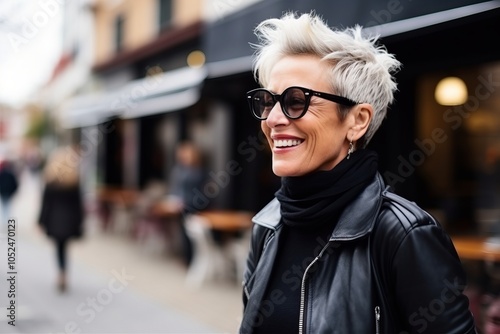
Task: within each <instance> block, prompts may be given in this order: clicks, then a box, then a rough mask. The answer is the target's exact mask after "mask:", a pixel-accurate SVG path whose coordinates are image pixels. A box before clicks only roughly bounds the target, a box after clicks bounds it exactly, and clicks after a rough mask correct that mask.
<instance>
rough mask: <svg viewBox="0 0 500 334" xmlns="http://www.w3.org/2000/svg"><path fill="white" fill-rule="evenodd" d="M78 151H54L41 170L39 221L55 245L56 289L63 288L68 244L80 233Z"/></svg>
mask: <svg viewBox="0 0 500 334" xmlns="http://www.w3.org/2000/svg"><path fill="white" fill-rule="evenodd" d="M75 154H77V151H76V150H75V149H73V148H69V147H67V148H63V149H61V150H58V151H56V152H55V153H54V154H53V155H52V156H51V157H50V158H49V161H48V163H47V166H46V168H45V170H44V183H45V187H44V190H43V195H42V203H41V208H40V217H39V224H40V225H41V227H42V228H43V230H44V231H45V233H46V234H47V236H48V237H50V238H51V239H52V240H53V241H54V243H55V246H56V251H57V263H58V267H59V279H58V284H57V285H58V289H59V290H60V291H61V292H64V291H65V290H66V281H67V279H66V268H67V256H66V255H67V246H68V242H69V240H70V239H72V238H79V237H81V235H82V228H83V220H84V209H83V200H82V195H81V191H80V183H79V173H78V161H77V160H76V159H74V156H75Z"/></svg>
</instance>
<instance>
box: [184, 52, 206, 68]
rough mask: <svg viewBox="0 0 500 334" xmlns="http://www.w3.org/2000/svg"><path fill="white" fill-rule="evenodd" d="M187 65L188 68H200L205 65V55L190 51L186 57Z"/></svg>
mask: <svg viewBox="0 0 500 334" xmlns="http://www.w3.org/2000/svg"><path fill="white" fill-rule="evenodd" d="M187 64H188V66H189V67H194V68H196V67H202V66H203V65H204V64H205V54H204V53H203V52H202V51H199V50H196V51H192V52H191V53H190V54H189V55H188V56H187Z"/></svg>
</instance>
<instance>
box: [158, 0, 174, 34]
mask: <svg viewBox="0 0 500 334" xmlns="http://www.w3.org/2000/svg"><path fill="white" fill-rule="evenodd" d="M159 15H160V18H159V19H160V22H159V23H160V29H163V28H165V27H167V26H168V25H169V24H170V22H171V21H172V0H159Z"/></svg>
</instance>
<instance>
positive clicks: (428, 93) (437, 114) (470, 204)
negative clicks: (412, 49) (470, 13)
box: [415, 63, 500, 235]
mask: <svg viewBox="0 0 500 334" xmlns="http://www.w3.org/2000/svg"><path fill="white" fill-rule="evenodd" d="M448 76H453V77H457V78H460V79H462V80H463V82H465V85H466V87H467V94H468V95H467V96H468V97H467V100H466V102H465V103H463V104H459V105H455V106H445V105H440V104H439V103H438V102H437V101H436V99H435V94H434V93H435V89H436V86H437V84H438V83H439V82H440V81H441V80H442V79H443V78H445V77H448ZM417 96H418V98H417V101H418V105H417V106H416V110H417V113H416V115H417V116H416V123H417V124H416V128H417V132H416V133H417V138H416V139H415V147H416V149H417V150H419V151H420V155H419V156H420V157H422V159H421V161H419V162H418V163H419V166H418V169H417V170H418V172H419V177H420V179H421V180H422V181H423V182H424V183H425V189H426V194H428V196H429V202H428V203H430V205H431V206H432V208H429V209H431V210H433V212H434V213H435V214H436V215H438V216H439V219H440V220H441V221H442V222H443V224H444V225H445V226H446V228H447V229H448V230H450V231H452V232H478V233H481V234H482V233H484V234H499V235H500V63H493V64H487V65H483V66H477V67H473V68H467V69H460V70H456V71H453V73H430V74H426V75H424V76H422V77H421V78H420V80H419V83H418V92H417Z"/></svg>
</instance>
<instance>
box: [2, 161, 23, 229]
mask: <svg viewBox="0 0 500 334" xmlns="http://www.w3.org/2000/svg"><path fill="white" fill-rule="evenodd" d="M18 186H19V181H18V177H17V174H16V172H15V170H14V166H13V164H12V162H11V161H9V160H7V159H5V160H2V161H0V201H1V210H2V214H1V215H0V217H1V219H2V222H1V223H0V224H1V226H2V227H3V226H7V221H8V220H9V219H10V218H11V217H10V206H11V200H12V197H13V196H14V194H15V193H16V191H17V188H18Z"/></svg>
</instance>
